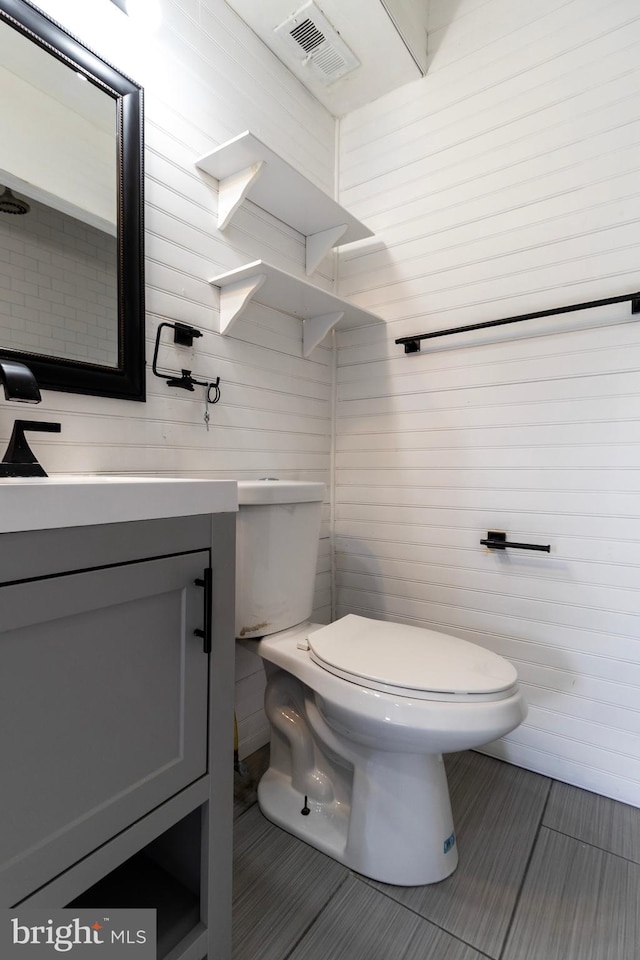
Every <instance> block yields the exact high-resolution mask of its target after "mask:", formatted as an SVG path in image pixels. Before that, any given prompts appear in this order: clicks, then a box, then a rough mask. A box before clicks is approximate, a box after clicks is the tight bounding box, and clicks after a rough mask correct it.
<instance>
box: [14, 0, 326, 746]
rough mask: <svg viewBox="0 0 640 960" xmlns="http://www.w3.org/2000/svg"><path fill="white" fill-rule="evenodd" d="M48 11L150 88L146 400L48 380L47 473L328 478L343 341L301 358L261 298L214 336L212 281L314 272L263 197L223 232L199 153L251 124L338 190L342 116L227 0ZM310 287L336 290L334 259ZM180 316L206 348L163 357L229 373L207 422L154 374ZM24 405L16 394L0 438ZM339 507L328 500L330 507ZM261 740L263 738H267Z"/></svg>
mask: <svg viewBox="0 0 640 960" xmlns="http://www.w3.org/2000/svg"><path fill="white" fill-rule="evenodd" d="M39 3H40V6H41V8H43V9H44V10H45V11H46V12H47V13H49V15H50V16H52V17H53V18H54V19H56V20H58V21H59V22H60V23H62V24H63V25H64V26H66V27H67V29H69V30H70V31H71V32H73V33H74V34H76V36H78V37H79V38H80V39H81V40H83V41H84V42H85V43H87V44H88V45H89V46H91V47H92V48H93V49H95V50H96V51H97V52H98V53H100V54H101V55H102V56H104V57H105V58H106V59H108V60H110V61H111V62H112V63H114V64H115V65H116V66H118V67H119V68H120V69H122V70H124V72H125V73H127V74H129V75H130V76H131V77H133V78H134V79H135V80H136V81H137V82H139V83H141V84H142V85H143V86H144V91H145V138H146V151H145V165H146V170H145V173H146V177H145V189H146V204H145V219H146V234H145V240H146V281H147V362H148V364H149V371H148V376H147V388H148V394H147V402H146V403H145V404H138V403H131V402H125V401H117V400H109V399H103V398H98V397H80V396H74V395H72V394H64V393H54V392H51V391H46V392H44V394H43V397H44V402H43V403H42V404H41V405H40V406H39V407H38V408H35V409H34V416H35V417H36V418H37V417H40V418H42V419H44V420H59V421H60V422H61V424H62V433H61V434H60V435H59V436H56V437H55V442H51V441H50V440H49V441H48V439H47V437H46V436H45V437H44V438H43V439H42V440H38V443H37V451H36V452H37V454H38V456H39V458H40V460H41V462H42V463H43V464H44V465H45V468H46V469H47V471H48V472H50V473H56V472H64V473H67V472H80V473H83V472H106V473H142V474H153V475H178V476H185V475H187V476H195V477H212V478H219V479H223V478H257V477H262V476H265V475H268V476H279V477H282V478H294V479H312V480H323V481H325V482H328V481H329V479H330V462H331V454H330V447H331V404H332V387H331V382H332V349H331V346H330V345H329V346H323V347H320V348H318V349H316V350H315V351H314V353H313V355H312V357H311V358H310V359H308V360H305V359H302V351H301V325H300V322H299V321H296V320H293V319H292V318H291V317H288V316H285V315H282V314H279V313H277V312H275V311H273V310H268V309H265V308H263V307H260V306H257V305H252V306H250V307H249V308H248V309H247V311H246V314H245V317H244V318H243V319H242V320H241V321H239V322H238V324H237V327H236V328H235V329H234V334H235V336H234V338H233V339H232V338H223V337H220V336H219V335H218V334H216V333H214V332H213V329H214V321H215V318H216V314H217V300H216V295H215V292H214V290H213V288H212V287H211V285H210V284H209V282H208V281H209V279H210V278H211V277H214V276H216V274H219V273H222V272H223V271H224V270H226V269H229V268H232V267H236V266H239V265H241V264H242V263H246V262H248V261H251V260H254V259H257V258H264V259H265V260H268V261H270V262H272V263H273V264H275V265H276V266H280V267H282V268H284V269H286V270H289V271H290V272H293V273H297V274H299V275H300V276H302V277H304V241H303V238H302V237H301V236H300V235H299V234H298V233H296V231H294V230H292V229H291V228H289V227H288V226H286V225H284V224H283V223H281V222H279V221H277V220H275V219H274V218H272V217H271V216H269V215H268V214H266V213H264V212H263V211H261V210H259V209H258V208H257V207H255V206H253V205H252V204H247V205H246V206H245V208H243V209H242V210H241V212H240V213H239V214H238V216H237V217H236V219H235V220H234V222H233V224H232V225H231V226H230V227H229V228H228V229H227V230H226V231H225V233H224V234H222V233H220V232H219V231H218V230H217V229H216V227H215V218H214V215H215V213H216V209H217V189H216V187H217V184H216V182H215V181H213V180H208V179H207V178H206V177H204V176H203V175H201V174H200V173H199V172H198V171H197V170H196V168H195V166H194V161H195V160H196V158H198V157H200V156H201V155H202V154H204V153H206V152H208V151H209V150H211V149H213V148H214V147H215V146H217V145H218V144H220V143H223V142H224V141H225V140H228V139H229V138H230V137H233V136H235V135H236V134H239V133H241V132H242V131H243V130H246V129H251V130H252V131H253V132H254V133H256V134H257V135H258V136H260V137H261V138H262V139H264V140H265V141H266V142H267V143H269V144H270V145H272V146H273V147H274V148H275V149H276V150H278V151H279V152H280V153H281V154H282V155H283V156H284V157H285V158H286V159H287V160H288V161H289V162H290V163H292V164H293V165H294V166H297V167H298V168H300V169H302V170H303V171H304V172H305V173H306V175H307V176H308V177H309V178H310V179H312V180H313V181H314V182H316V183H317V184H318V185H319V186H320V187H322V188H323V189H324V190H326V191H327V192H329V193H330V194H333V184H334V168H335V122H334V120H333V118H332V117H331V116H330V115H329V114H328V113H327V111H326V110H325V109H324V108H323V107H321V106H320V105H319V104H318V103H317V102H316V101H315V100H314V99H313V98H312V97H311V96H310V95H309V94H308V93H307V92H306V91H305V90H304V89H303V87H302V86H301V85H300V84H299V82H298V81H297V80H295V79H294V78H293V77H292V75H291V74H290V73H289V72H288V71H287V70H286V69H285V68H284V67H283V66H282V65H281V64H280V62H279V61H278V60H277V59H276V58H275V57H274V56H273V54H271V52H270V51H269V50H268V49H267V48H266V47H265V46H264V45H263V44H262V43H261V42H260V41H258V40H257V38H256V37H255V36H254V35H253V34H252V33H251V32H250V31H249V30H248V28H247V27H246V26H245V25H244V23H243V22H242V21H241V20H240V19H239V18H238V17H237V16H236V15H235V14H234V13H233V12H232V11H231V10H230V8H229V7H228V6H227V5H226V4H225V3H224V2H223V0H161V2H160V6H161V9H162V14H163V22H162V24H161V26H160V28H159V30H158V32H157V33H156V34H155V35H150V34H149V32H148V30H146V28H142V29H138V28H136V27H135V26H134V25H133V24H132V23H131V21H130V20H129V19H128V18H127V17H125V16H124V14H122V13H121V12H120V10H118V9H117V8H116V7H115V6H114V5H113V4H111V3H109V2H108V0H92V2H91V3H79V2H77V0H39ZM313 279H314V280H315V282H317V283H319V284H321V285H324V286H325V287H327V288H330V287H332V285H333V260H332V259H331V258H327V260H326V261H325V262H324V263H323V264H322V265H321V267H320V270H319V272H318V274H316V276H315V277H314V278H313ZM163 318H169V319H174V320H181V321H184V322H186V323H193V324H195V325H196V326H198V327H199V328H200V329H201V330H203V332H204V333H205V335H204V337H203V338H202V339H200V340H197V341H196V348H195V349H194V350H193V351H191V350H185V349H181V348H176V347H173V345H171V346H167V348H166V349H165V348H163V350H162V351H161V353H160V364H161V367H162V368H165V367H168V368H169V369H180V368H181V367H189V368H191V369H192V370H193V372H194V375H196V376H199V377H202V378H204V377H211V378H213V377H215V376H220V377H221V378H222V382H221V388H222V400H221V402H220V403H219V404H218V405H217V406H216V407H213V408H212V409H211V425H210V430H209V432H207V431H206V429H205V426H204V422H203V414H204V400H203V397H202V396H201V395H200V393H199V392H196V393H194V394H185V393H183V392H181V391H176V390H173V391H172V390H171V389H170V388H168V387H167V386H166V385H165V383H164V381H162V380H159V379H156V378H155V377H153V376H152V375H151V372H150V363H151V357H152V353H153V344H154V340H155V332H156V327H157V325H158V323H159V322H160V320H161V319H163ZM14 414H15V411H14V410H12V409H8V408H7V406H6V405H5V407H4V413H3V416H2V418H1V419H0V442H4V441H6V439H7V438H8V436H9V433H10V423H11V422H12V420H13V419H14V416H12V415H14ZM327 517H328V508H327ZM328 534H329V530H328V523H327V524H325V529H324V531H323V540H322V544H321V563H320V567H319V573H318V582H317V593H316V603H317V609H316V611H315V615H316V616H317V617H318V618H319V619H325V620H326V619H328V617H329V612H330V605H329V580H330V574H329V547H328ZM261 669H262V668H261V665H260V662H259V661H257V660H254V661H251V660H247V658H243V659H242V661H241V663H240V669H239V673H238V701H239V704H241V705H242V704H244V705H245V708H244V709H245V713H244V714H243V715H241V716H240V718H239V719H240V737H241V741H243V745H244V748H245V749H244V752H249V751H250V750H251V748H252V746H253V745H254V744H255V743H257V742H258V741H260V742H264V730H262V733H260V732H259V731H258V734H257V736H258V740H256V739H255V738H256V731H257V730H258V728H260V727H261V725H262V727H263V726H264V723H263V721H262V719H261V715H260V711H258V712H257V715H256V716H255V717H254V716H253V714H254V712H255V707H256V705H259V703H260V698H259V697H258V698H257V700H255V699H254V700H252V701H250V702H249V701H247V697H246V696H245V694H246V690H245V689H244V688H245V687H250V686H251V685H252V684H253V685H255V684H256V683H259V679H256V678H255V676H254V674H258V675H260V673H261ZM260 737H262V740H260Z"/></svg>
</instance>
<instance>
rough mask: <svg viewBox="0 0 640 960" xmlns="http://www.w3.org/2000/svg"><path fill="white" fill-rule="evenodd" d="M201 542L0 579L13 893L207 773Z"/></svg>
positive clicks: (6, 839) (5, 846)
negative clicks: (156, 554) (33, 576)
mask: <svg viewBox="0 0 640 960" xmlns="http://www.w3.org/2000/svg"><path fill="white" fill-rule="evenodd" d="M208 565H209V555H208V553H203V552H199V553H195V554H186V555H184V556H177V557H175V556H174V557H163V558H161V559H156V560H147V561H142V562H138V563H132V564H124V565H118V566H114V567H106V568H104V569H97V570H89V571H84V572H79V573H70V574H66V575H62V576H53V577H49V578H45V579H39V580H34V581H30V582H26V583H18V584H13V585H9V586H3V587H0V607H1V609H2V623H1V625H0V665H1V671H0V704H1V705H2V706H1V708H0V712H1V714H2V716H3V717H4V718H5V720H6V721H7V722H5V723H3V724H2V726H1V727H0V755H1V756H2V757H3V764H4V765H5V769H8V770H11V771H12V773H13V776H10V777H7V778H6V779H5V782H4V785H3V788H2V797H1V799H0V810H1V812H2V821H1V822H2V824H3V827H5V828H6V829H2V831H0V863H13V864H14V867H13V869H12V870H11V871H10V874H9V876H10V877H11V889H9V890H2V891H1V892H0V895H2V897H3V899H9V900H11V901H13V902H15V901H16V900H18V899H20V898H21V897H22V896H24V895H25V894H26V893H28V892H30V890H32V889H34V887H36V886H40V885H41V884H42V883H45V882H47V881H48V880H50V879H51V878H52V877H54V876H56V874H58V873H60V871H61V870H62V869H64V868H65V866H66V864H67V863H68V858H69V854H70V850H71V849H72V850H73V857H74V859H79V858H80V857H81V856H84V855H85V854H86V853H88V852H90V851H91V850H93V849H95V847H96V846H98V845H99V844H101V843H104V842H105V840H108V839H109V837H112V836H113V835H114V834H115V833H117V832H118V831H119V830H122V829H123V828H124V827H127V826H128V825H129V824H130V823H132V822H133V821H134V820H137V819H138V818H139V817H141V816H142V815H143V814H145V813H147V812H148V811H149V810H151V809H153V808H154V807H155V806H157V805H158V804H159V803H161V802H162V801H163V800H167V799H168V798H169V797H171V796H172V795H173V794H174V793H177V792H178V790H180V789H182V787H185V786H187V784H189V783H192V782H193V781H194V780H195V779H196V778H197V777H199V776H203V775H204V774H205V773H206V771H207V670H206V666H207V657H206V655H205V654H204V653H203V641H202V639H201V638H199V637H198V636H196V635H194V630H197V629H201V628H202V625H203V607H204V591H203V589H202V588H199V587H198V586H196V584H195V581H196V579H198V578H202V576H203V571H204V569H205V568H206V567H208Z"/></svg>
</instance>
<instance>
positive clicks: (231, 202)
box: [218, 160, 264, 230]
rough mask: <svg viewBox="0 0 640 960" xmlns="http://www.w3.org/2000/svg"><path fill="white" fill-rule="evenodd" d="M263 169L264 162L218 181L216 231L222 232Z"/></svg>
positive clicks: (261, 161) (260, 161)
mask: <svg viewBox="0 0 640 960" xmlns="http://www.w3.org/2000/svg"><path fill="white" fill-rule="evenodd" d="M263 167H264V160H259V161H258V162H257V163H254V164H252V165H251V166H250V167H247V168H246V170H239V171H238V172H237V173H232V174H231V175H230V176H228V177H225V178H224V180H220V181H219V184H218V229H219V230H224V228H225V227H226V226H227V225H228V223H229V221H230V220H231V218H232V217H233V215H234V213H235V212H236V210H237V209H238V207H239V206H240V204H241V203H242V201H243V200H244V199H245V197H246V196H247V194H248V193H249V190H250V189H251V187H252V186H253V185H254V183H255V182H256V180H257V179H258V177H259V176H260V174H261V173H262V169H263Z"/></svg>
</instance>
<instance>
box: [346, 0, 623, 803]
mask: <svg viewBox="0 0 640 960" xmlns="http://www.w3.org/2000/svg"><path fill="white" fill-rule="evenodd" d="M430 15H431V25H432V30H433V33H432V34H431V37H430V41H431V42H430V49H431V65H430V71H429V74H428V75H427V77H426V78H425V79H424V80H421V81H418V82H416V83H414V84H411V85H408V86H406V87H404V88H402V89H401V90H398V91H396V92H394V93H392V94H389V95H388V96H386V97H384V98H382V99H381V100H378V101H377V102H376V103H374V104H371V105H369V106H367V107H364V108H362V109H360V110H359V111H357V112H355V113H353V114H351V115H350V116H348V117H347V118H345V119H344V120H343V121H342V122H341V131H340V138H341V164H340V187H341V200H342V202H343V203H344V204H345V205H346V206H348V207H350V208H351V209H352V210H353V212H354V213H355V214H356V215H357V216H358V217H360V218H361V219H362V220H363V221H364V222H365V223H367V224H368V225H369V226H370V227H371V228H372V229H373V230H374V231H375V233H376V238H375V239H373V240H371V241H367V242H361V243H359V244H357V245H354V246H352V247H351V248H349V249H348V250H346V251H344V252H343V253H341V255H340V261H339V270H340V293H341V295H343V296H347V297H352V298H353V299H354V300H355V301H356V302H357V303H359V304H360V305H362V306H364V307H367V308H368V309H370V310H372V311H373V312H375V313H378V314H379V315H380V316H381V318H382V321H383V322H381V323H379V324H373V325H371V326H370V327H367V328H361V329H358V330H355V331H349V332H344V333H341V334H340V335H339V337H338V384H337V425H336V433H337V440H336V446H337V451H336V497H335V506H334V508H335V518H336V520H335V534H336V558H335V564H336V595H337V611H336V612H337V614H338V615H342V614H345V613H347V612H355V613H361V614H364V615H370V616H373V617H377V618H382V619H396V620H400V621H403V622H406V623H413V624H417V625H420V626H426V627H431V628H434V629H437V630H442V631H444V632H447V631H449V632H451V633H456V634H458V635H460V636H462V637H465V638H467V639H470V640H473V641H477V642H479V643H481V644H483V645H484V646H486V647H488V648H490V649H492V650H494V651H496V652H497V653H499V654H502V655H504V656H506V657H508V658H509V659H510V660H512V661H513V663H514V664H515V665H516V667H517V669H518V672H519V675H520V677H521V680H522V683H523V688H524V692H525V695H526V698H527V701H528V703H529V716H528V719H527V721H526V723H525V724H523V725H522V726H521V727H520V728H519V729H518V730H516V731H514V732H513V733H512V734H511V735H509V736H508V737H506V738H505V739H503V740H502V741H499V742H497V743H495V744H492V745H490V746H489V747H488V748H487V750H488V752H490V753H492V754H494V755H495V756H499V757H503V758H505V759H507V760H510V761H512V762H514V763H516V764H520V765H522V766H525V767H528V768H530V769H532V770H537V771H540V772H542V773H544V774H548V775H550V776H552V777H556V778H558V779H560V780H565V781H568V782H570V783H574V784H577V785H579V786H582V787H585V788H587V789H590V790H594V791H597V792H599V793H602V794H604V795H606V796H610V797H615V798H618V799H620V800H623V801H625V802H627V803H631V804H635V805H640V639H639V638H640V616H639V614H640V590H638V583H639V582H640V490H639V480H640V472H639V468H640V445H639V442H638V438H639V436H640V398H639V396H638V385H639V383H640V379H639V377H638V368H639V367H640V323H638V320H637V319H636V318H633V317H632V316H631V314H630V310H629V305H628V304H622V305H619V306H615V307H610V308H606V309H599V310H591V311H588V312H586V313H579V314H572V315H564V316H562V317H556V318H550V319H547V320H531V321H528V322H525V323H523V324H520V325H517V326H511V327H505V328H502V329H500V328H498V329H493V330H486V331H482V332H476V333H472V334H462V335H458V336H456V337H449V338H446V339H442V340H434V341H427V342H425V343H423V349H422V352H421V353H420V354H416V355H410V356H405V355H404V353H403V350H402V348H401V347H399V346H396V345H394V342H393V341H394V338H396V337H401V336H408V335H411V334H418V333H421V332H427V331H430V330H438V329H443V328H447V327H452V326H457V325H463V324H470V323H475V322H481V321H486V320H493V319H500V318H502V317H508V316H513V315H517V314H521V313H526V312H530V311H536V310H544V309H547V308H552V307H557V306H561V305H567V304H572V303H577V302H581V301H587V300H591V299H599V298H605V297H610V296H615V295H618V294H625V293H631V292H633V291H635V290H638V288H639V287H640V261H639V250H640V247H639V245H638V220H639V219H640V186H639V180H638V169H639V166H640V64H639V61H638V57H637V48H638V42H640V9H639V8H638V6H637V3H635V0H581V2H579V3H575V2H573V3H572V2H566V0H540V2H539V3H536V4H529V3H523V2H520V0H518V2H516V3H513V2H511V0H483V2H480V0H460V2H459V3H455V4H453V3H449V2H448V0H432V3H431V6H430ZM493 529H495V530H503V531H506V532H507V534H508V536H509V538H510V539H512V540H516V541H524V542H533V543H541V544H547V543H548V544H550V545H551V553H550V554H549V555H547V554H544V553H542V554H541V553H526V552H522V551H508V552H505V553H491V552H489V551H488V550H486V549H485V548H484V547H481V546H480V543H479V541H480V539H481V538H483V537H486V535H487V532H488V530H493Z"/></svg>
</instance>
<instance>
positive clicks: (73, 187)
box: [0, 23, 118, 367]
mask: <svg viewBox="0 0 640 960" xmlns="http://www.w3.org/2000/svg"><path fill="white" fill-rule="evenodd" d="M0 100H1V102H2V104H3V114H4V117H3V122H4V124H5V129H6V130H11V131H14V133H13V135H11V136H7V137H3V140H2V145H1V146H0V188H4V190H0V249H2V251H3V256H2V259H1V260H0V318H1V319H0V342H1V343H2V345H3V346H6V347H9V348H11V349H13V350H21V351H29V352H33V353H39V354H44V355H45V356H57V357H63V358H66V359H71V360H79V361H87V362H90V363H95V364H100V365H104V366H108V367H117V364H118V322H117V317H118V280H117V266H118V258H117V240H116V237H117V227H116V223H117V186H118V184H117V168H116V160H117V138H116V133H117V131H116V102H115V100H114V99H113V98H112V97H109V96H108V95H106V94H105V93H104V92H103V91H102V90H99V89H98V88H97V87H96V86H95V85H94V84H92V83H91V82H89V81H88V80H87V79H86V78H85V77H84V76H83V75H82V74H79V73H78V72H77V71H74V70H72V69H71V68H70V67H69V66H67V65H66V64H65V63H62V62H61V61H60V60H57V59H55V58H54V57H52V56H51V55H50V54H48V53H46V52H45V51H44V50H43V49H42V48H41V47H39V46H37V45H36V44H35V43H33V42H32V41H31V40H29V39H27V38H26V37H24V36H22V35H20V34H19V33H17V32H16V31H15V30H13V29H12V28H11V27H9V26H8V25H6V24H2V23H0ZM25 116H27V117H28V118H29V123H28V124H25V123H24V118H25Z"/></svg>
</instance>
